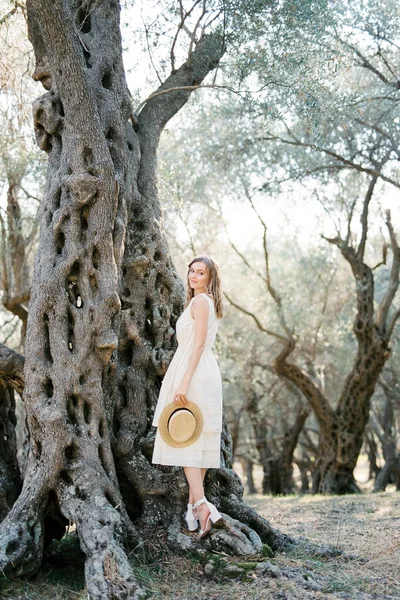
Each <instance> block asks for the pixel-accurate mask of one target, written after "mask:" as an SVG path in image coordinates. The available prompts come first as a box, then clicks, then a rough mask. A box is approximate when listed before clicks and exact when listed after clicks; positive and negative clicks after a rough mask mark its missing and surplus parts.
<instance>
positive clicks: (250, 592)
mask: <svg viewBox="0 0 400 600" xmlns="http://www.w3.org/2000/svg"><path fill="white" fill-rule="evenodd" d="M247 501H248V503H249V504H250V505H251V506H252V507H254V508H255V509H256V510H257V511H258V512H260V513H261V514H262V515H263V516H264V517H266V518H267V519H268V520H269V521H270V523H271V525H272V526H273V527H275V528H276V529H279V530H281V531H282V532H284V533H287V534H288V535H290V536H291V537H294V538H297V539H301V540H307V541H308V542H311V543H313V544H316V545H318V546H327V545H329V546H330V547H333V548H336V549H340V550H343V551H344V553H345V554H343V555H339V556H336V557H332V558H329V557H326V556H324V553H323V552H322V555H318V554H313V552H312V551H310V547H307V545H306V544H304V545H303V544H300V545H298V546H296V547H294V549H292V550H290V551H288V552H286V553H284V554H279V555H277V556H276V557H274V558H272V559H269V558H264V559H259V560H264V568H261V569H260V568H258V569H257V568H255V569H254V568H253V569H250V570H249V571H248V572H247V573H246V575H245V577H241V578H236V579H235V578H233V579H229V580H228V579H226V578H224V577H222V576H220V575H219V574H218V572H217V573H216V574H215V575H214V576H212V577H211V576H207V575H206V574H205V569H204V561H203V563H202V561H200V560H199V558H198V557H197V556H192V555H187V556H179V557H177V556H175V555H173V554H171V553H170V552H169V551H167V550H165V549H161V552H158V553H155V554H154V556H152V557H150V560H146V561H144V560H140V559H137V558H136V559H135V560H134V562H133V568H134V570H135V572H136V576H137V578H138V581H139V582H140V584H141V586H142V587H143V588H145V589H146V590H147V598H150V599H154V600H160V599H165V600H167V599H168V600H169V599H175V600H338V599H344V600H389V599H390V600H393V599H396V600H400V493H399V492H395V491H393V490H390V491H389V492H386V493H380V494H371V493H370V492H364V493H363V494H360V495H352V496H344V497H343V496H341V497H339V496H333V497H326V496H310V495H305V496H298V495H297V496H288V497H278V498H276V497H275V498H273V497H270V496H263V495H261V494H256V495H252V496H248V497H247ZM74 544H75V545H74ZM311 550H312V547H311ZM216 559H217V560H221V561H227V562H228V563H231V565H236V564H237V563H240V561H238V559H234V560H232V559H230V558H229V557H227V556H222V555H220V556H216ZM242 560H243V559H242ZM265 563H267V565H266V566H265ZM268 563H269V566H268ZM0 598H1V599H2V600H86V598H87V596H86V594H85V590H84V577H83V559H82V555H80V554H79V553H77V551H76V541H75V542H73V540H72V541H71V543H70V544H67V543H66V542H65V543H64V545H60V546H59V547H58V549H57V551H56V552H55V553H54V554H53V556H52V557H50V558H49V559H48V560H47V562H46V564H45V565H44V568H43V570H42V572H41V573H40V574H39V575H38V576H37V577H36V578H35V579H34V580H18V581H10V580H7V579H5V578H3V579H2V578H0Z"/></svg>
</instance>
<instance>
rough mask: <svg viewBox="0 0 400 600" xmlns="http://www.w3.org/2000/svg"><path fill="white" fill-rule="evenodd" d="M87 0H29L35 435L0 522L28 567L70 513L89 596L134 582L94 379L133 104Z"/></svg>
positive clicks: (111, 305)
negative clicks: (34, 143) (39, 198)
mask: <svg viewBox="0 0 400 600" xmlns="http://www.w3.org/2000/svg"><path fill="white" fill-rule="evenodd" d="M89 4H90V3H85V4H84V5H82V6H80V7H79V10H78V11H77V12H76V13H75V11H74V13H75V14H76V18H77V23H74V22H73V20H72V16H71V12H70V10H69V7H68V6H67V4H66V3H65V2H63V1H62V0H57V1H56V2H50V1H48V0H37V1H34V0H32V1H31V2H29V3H28V15H29V30H30V31H29V33H30V39H31V41H32V43H33V45H34V49H35V53H36V59H37V70H36V74H35V75H36V78H37V79H40V80H42V81H43V82H44V84H45V87H46V88H47V89H49V92H48V93H47V94H45V95H44V96H43V97H42V98H40V99H39V100H37V101H36V103H35V106H34V116H35V130H36V135H37V139H38V143H39V145H40V147H41V148H42V149H43V150H46V151H47V152H48V153H49V168H48V177H47V185H46V190H45V194H44V198H43V202H42V205H41V208H40V222H41V236H40V244H39V249H38V253H37V256H36V260H35V269H34V278H33V283H32V294H31V301H30V307H29V308H30V310H29V322H28V331H27V344H26V369H25V373H26V387H25V394H24V400H25V404H26V409H27V415H28V423H29V430H30V436H31V448H30V454H29V463H28V468H27V472H26V476H25V480H24V486H23V490H22V492H21V495H20V496H19V498H18V500H17V502H16V503H15V505H14V507H13V509H12V510H11V512H10V513H9V514H8V516H7V517H6V519H5V520H4V522H3V524H2V527H1V531H0V539H1V544H0V548H1V550H0V565H1V568H2V569H3V570H4V571H7V570H10V569H11V568H13V567H14V569H15V571H16V572H17V573H29V572H32V571H34V570H36V569H37V568H38V566H39V565H40V563H41V557H42V553H43V547H44V543H45V539H46V536H47V537H50V536H54V535H56V534H57V533H58V534H59V535H62V534H63V531H64V528H65V523H66V520H67V519H68V520H71V521H74V522H75V523H76V525H77V531H78V535H79V538H80V542H81V546H82V548H83V549H84V551H85V553H86V578H87V584H88V592H89V596H90V597H91V598H114V597H126V598H128V597H129V598H133V597H135V595H136V588H137V586H136V583H135V581H134V578H133V576H132V573H131V569H130V565H129V562H128V558H127V555H126V553H125V550H124V544H125V541H126V540H127V538H128V536H130V537H132V538H135V537H136V534H135V531H134V529H133V526H132V523H131V521H130V519H129V517H128V515H127V513H126V511H125V508H124V504H123V502H122V498H121V494H120V491H119V486H118V481H117V478H116V474H115V469H114V462H113V458H112V453H111V445H110V434H109V425H110V423H111V422H112V413H110V411H109V406H108V405H107V398H106V396H105V393H104V392H105V391H104V388H103V380H104V373H105V371H106V370H107V368H108V367H109V363H110V356H111V354H112V352H113V351H114V350H115V348H116V346H117V335H116V332H115V330H114V328H113V326H114V319H115V316H116V314H117V312H118V310H119V308H120V301H119V297H118V293H117V291H118V290H117V282H118V278H117V274H118V271H117V268H118V265H119V263H120V260H121V256H122V251H123V241H124V235H123V234H124V230H123V227H122V228H121V224H122V225H123V224H124V212H125V194H126V189H125V188H124V181H123V168H124V167H125V168H126V167H127V165H126V163H127V162H128V160H127V157H128V156H129V152H128V149H127V148H126V144H124V145H123V144H122V143H121V142H122V140H120V145H119V147H118V145H117V142H118V137H117V136H118V132H121V134H122V133H124V132H125V128H126V127H127V124H128V119H129V115H130V104H129V96H128V92H127V89H126V85H125V81H124V77H123V67H122V60H121V50H120V35H119V23H118V13H119V11H118V8H116V6H115V4H114V3H113V2H102V3H97V6H96V11H93V12H91V8H93V7H91V6H90V5H89ZM92 23H93V26H94V28H95V29H97V31H98V34H97V37H96V36H93V34H92V27H91V24H92ZM106 30H107V31H108V32H109V36H103V38H102V39H101V38H100V36H99V32H100V31H103V32H104V31H106ZM84 32H86V33H85V35H86V37H87V38H88V39H89V40H90V42H93V44H94V46H93V49H92V48H91V50H92V52H91V53H89V52H88V50H87V46H88V45H89V46H91V43H90V42H88V44H85V43H82V36H83V35H84ZM111 123H112V125H113V127H111ZM116 138H117V139H116ZM114 145H115V147H114ZM114 148H115V153H117V155H118V156H115V154H114V157H113V156H112V155H113V152H114ZM113 158H114V159H119V161H118V160H115V162H116V164H115V165H114V162H113ZM61 514H62V516H61Z"/></svg>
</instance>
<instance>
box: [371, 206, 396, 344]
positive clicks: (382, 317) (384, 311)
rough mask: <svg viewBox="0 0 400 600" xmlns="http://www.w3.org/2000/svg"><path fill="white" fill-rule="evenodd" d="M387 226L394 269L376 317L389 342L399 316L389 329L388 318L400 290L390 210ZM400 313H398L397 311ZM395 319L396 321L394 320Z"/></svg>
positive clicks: (379, 327) (378, 325) (394, 235)
mask: <svg viewBox="0 0 400 600" xmlns="http://www.w3.org/2000/svg"><path fill="white" fill-rule="evenodd" d="M386 226H387V228H388V231H389V236H390V243H391V247H392V252H393V260H392V268H391V270H390V281H389V285H388V288H387V290H386V293H385V295H384V297H383V298H382V300H381V303H380V305H379V308H378V310H377V315H376V321H375V322H376V326H377V327H378V329H379V331H380V333H381V334H383V335H384V334H385V330H386V339H387V340H389V339H390V336H391V334H392V332H393V329H394V326H395V324H396V320H397V319H398V315H397V316H396V312H395V313H394V315H393V316H392V319H391V321H390V323H389V325H388V328H387V329H386V327H387V318H388V314H389V310H390V307H391V306H392V303H393V300H394V298H395V296H396V293H397V290H398V288H399V273H400V248H399V245H398V242H397V239H396V234H395V232H394V229H393V225H392V220H391V214H390V210H388V211H386ZM397 312H398V311H397ZM393 319H394V320H393Z"/></svg>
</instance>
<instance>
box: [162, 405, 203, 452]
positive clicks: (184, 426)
mask: <svg viewBox="0 0 400 600" xmlns="http://www.w3.org/2000/svg"><path fill="white" fill-rule="evenodd" d="M158 430H159V432H160V435H161V437H162V439H163V440H164V442H165V443H166V444H168V446H172V447H173V448H186V446H190V445H191V444H193V443H194V442H195V441H196V440H197V439H198V437H199V436H200V434H201V432H202V430H203V415H202V414H201V410H200V408H199V407H198V406H197V404H195V403H194V402H190V401H189V402H188V404H187V406H176V404H174V403H173V402H171V403H170V404H167V406H166V407H165V408H164V410H163V411H162V413H161V415H160V420H159V423H158Z"/></svg>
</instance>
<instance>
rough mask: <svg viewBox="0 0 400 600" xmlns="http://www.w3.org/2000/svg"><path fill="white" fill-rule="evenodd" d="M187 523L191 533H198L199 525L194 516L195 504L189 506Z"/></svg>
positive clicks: (186, 516) (186, 517)
mask: <svg viewBox="0 0 400 600" xmlns="http://www.w3.org/2000/svg"><path fill="white" fill-rule="evenodd" d="M185 521H186V523H187V528H188V529H189V531H196V529H197V528H198V526H199V523H198V520H197V519H196V518H195V516H194V514H193V504H188V505H187V511H186V515H185Z"/></svg>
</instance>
